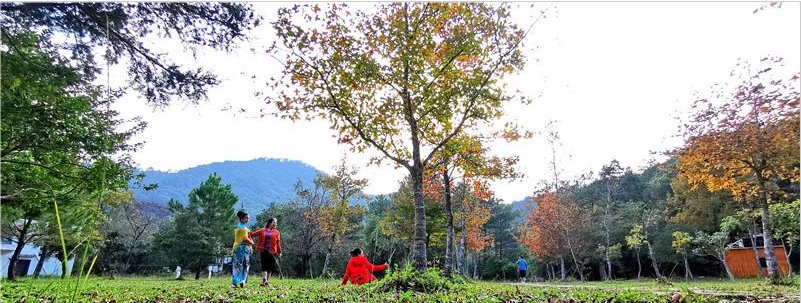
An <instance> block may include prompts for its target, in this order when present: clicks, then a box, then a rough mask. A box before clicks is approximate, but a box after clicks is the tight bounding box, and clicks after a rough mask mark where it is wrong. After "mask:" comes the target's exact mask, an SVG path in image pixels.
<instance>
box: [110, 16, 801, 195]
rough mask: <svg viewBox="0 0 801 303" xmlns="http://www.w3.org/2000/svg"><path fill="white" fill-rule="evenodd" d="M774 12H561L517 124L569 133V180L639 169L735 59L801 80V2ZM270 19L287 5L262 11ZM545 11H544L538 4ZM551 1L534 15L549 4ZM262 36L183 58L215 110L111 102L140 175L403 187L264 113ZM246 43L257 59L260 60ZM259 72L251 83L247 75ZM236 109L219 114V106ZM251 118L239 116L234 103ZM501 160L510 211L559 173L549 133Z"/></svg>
mask: <svg viewBox="0 0 801 303" xmlns="http://www.w3.org/2000/svg"><path fill="white" fill-rule="evenodd" d="M764 4H765V3H742V2H740V3H686V2H682V3H619V2H616V3H558V4H555V7H554V9H552V10H550V11H549V14H548V16H547V17H546V18H545V19H543V20H542V21H540V22H539V23H538V24H537V25H536V27H535V29H534V30H533V32H532V33H531V34H530V35H529V37H528V38H527V41H526V45H525V54H526V56H527V58H528V59H529V63H528V64H527V66H526V68H525V70H524V71H523V72H522V73H520V74H519V75H513V76H510V77H508V78H507V83H508V84H509V85H510V87H512V88H519V89H521V90H522V91H523V92H524V93H526V94H527V95H528V96H531V97H532V98H534V104H532V105H529V106H526V107H522V106H519V105H516V106H510V107H509V108H508V112H509V114H510V118H512V119H515V120H517V121H518V122H520V123H521V124H523V125H525V126H527V127H528V128H529V129H531V130H533V131H535V132H536V131H542V130H543V127H544V125H545V124H546V123H547V122H548V121H549V120H556V121H558V130H559V132H560V133H561V136H562V144H563V146H562V147H561V148H560V154H559V157H560V161H561V162H562V163H563V164H562V167H563V170H564V172H563V175H565V176H566V177H570V176H574V175H577V174H580V173H583V172H587V171H590V170H592V171H594V172H597V171H598V170H599V168H600V167H601V166H602V165H604V164H605V163H608V162H609V161H610V160H611V159H613V158H615V159H618V160H619V161H620V162H621V164H623V165H624V166H630V167H632V168H634V169H637V168H640V167H642V166H643V165H645V164H646V163H647V162H648V160H650V159H654V158H655V157H656V156H654V155H653V153H652V151H664V150H667V149H669V148H672V147H675V146H677V145H678V144H680V143H681V140H680V139H678V138H676V137H675V135H676V134H677V132H678V128H677V127H678V122H677V121H676V120H675V118H676V117H679V116H683V115H685V114H686V111H687V109H688V107H689V104H690V103H691V102H692V100H693V97H694V96H695V95H696V93H697V92H700V93H703V92H704V91H706V89H707V88H708V87H709V86H710V85H712V84H713V83H715V82H724V81H726V80H727V79H728V74H729V72H730V70H731V69H732V68H733V67H734V65H735V64H736V62H737V59H738V58H744V59H750V60H757V59H758V58H759V57H761V56H764V55H768V54H772V55H779V56H783V57H784V58H785V59H786V60H787V63H788V65H789V66H790V67H791V69H792V70H794V71H799V70H801V64H800V63H799V54H801V49H800V47H799V46H800V45H801V32H800V31H801V7H800V5H801V4H799V3H784V4H783V5H782V7H781V8H778V9H767V10H763V11H761V12H759V13H757V14H753V13H752V12H753V10H754V9H756V8H757V7H759V6H762V5H764ZM254 5H255V6H256V7H257V10H258V11H259V12H261V13H262V14H264V17H265V21H268V22H269V21H272V19H273V18H274V16H275V10H276V8H277V7H278V6H280V3H255V4H254ZM537 5H540V4H537ZM521 6H522V8H521V9H517V10H515V11H514V12H515V15H514V17H515V18H516V19H517V20H519V22H518V24H520V25H521V26H527V25H528V24H529V23H530V22H531V21H532V18H531V16H532V15H533V14H534V13H533V12H532V11H530V10H529V8H528V4H521ZM542 8H544V6H539V7H535V8H534V9H542ZM253 35H254V36H256V39H254V40H253V41H251V42H249V43H244V44H243V45H241V48H240V50H238V51H237V52H235V53H234V54H222V53H204V54H201V55H200V56H199V57H198V59H193V58H191V57H189V56H185V57H184V58H178V59H176V60H177V61H179V62H185V63H190V62H191V63H192V64H200V65H202V66H203V67H205V68H208V69H211V70H213V71H215V72H216V73H218V74H219V75H221V78H222V80H223V83H222V84H221V85H219V86H218V87H216V88H214V89H212V90H211V91H210V93H209V101H207V102H202V103H201V104H199V105H197V106H195V105H191V104H188V103H186V102H182V101H181V100H177V101H175V102H173V105H171V106H170V107H168V108H166V109H163V110H153V109H152V108H149V107H147V106H146V105H144V102H143V101H142V100H141V99H140V97H139V96H137V95H136V94H128V95H127V96H126V97H124V98H123V99H122V100H120V101H119V102H118V103H117V104H116V105H115V107H116V108H117V109H118V110H119V111H120V112H121V113H122V114H123V115H124V116H126V117H131V116H142V117H143V118H144V120H145V121H147V122H148V124H149V125H148V128H147V129H146V130H145V131H144V132H143V133H142V134H141V135H139V136H138V137H137V138H136V139H137V140H138V141H144V142H145V144H144V146H143V147H142V148H141V149H140V150H139V151H138V152H137V153H135V154H134V160H135V161H136V162H137V163H138V164H139V165H140V166H141V167H142V168H153V169H157V170H181V169H185V168H189V167H193V166H197V165H202V164H207V163H212V162H222V161H226V160H250V159H254V158H260V157H267V158H285V159H292V160H300V161H303V162H305V163H308V164H310V165H312V166H314V167H316V168H318V169H320V170H323V171H326V172H331V171H332V168H333V166H334V165H336V163H337V162H338V161H339V159H340V158H341V157H342V155H343V154H348V159H349V161H350V162H351V163H352V164H355V165H358V166H361V167H363V168H362V169H361V172H360V174H361V175H362V177H365V178H367V179H368V180H369V181H370V185H369V187H368V188H367V193H369V194H381V193H388V192H392V191H394V190H396V189H397V185H398V181H399V180H400V179H402V178H403V177H404V176H405V174H406V172H405V171H403V170H394V169H393V168H392V167H391V166H390V165H389V164H387V165H385V166H383V167H366V166H365V164H366V163H367V159H368V158H369V155H358V154H352V153H350V152H348V149H347V147H346V146H339V145H337V144H336V138H335V137H334V134H333V132H332V131H330V130H329V129H328V127H327V124H326V123H325V122H322V121H320V122H296V123H293V122H290V121H285V120H281V119H279V118H273V117H271V116H267V117H265V118H259V117H258V112H257V110H256V109H257V108H259V107H261V106H262V104H261V103H260V101H259V100H260V98H256V97H254V96H253V92H254V91H256V90H259V89H263V87H264V86H263V83H265V80H266V79H268V78H270V77H271V76H273V75H277V74H278V72H279V70H278V68H277V67H276V65H275V64H274V63H273V62H271V60H273V59H270V58H269V57H267V56H265V55H263V54H262V53H261V52H259V50H260V49H263V47H264V45H266V44H267V43H269V42H270V41H272V39H273V31H272V28H271V27H269V26H264V25H263V26H261V27H259V28H257V29H256V31H255V32H254V33H253ZM154 43H157V44H158V46H157V47H158V48H159V49H162V50H163V51H164V52H167V53H169V54H170V55H171V57H173V58H175V57H176V54H178V55H179V54H181V48H180V46H178V45H177V44H175V42H169V41H158V42H154ZM251 48H253V49H255V50H256V52H255V53H254V52H252V51H251ZM111 73H112V75H111V78H112V84H121V83H122V81H124V78H122V77H124V75H125V72H124V71H123V70H121V69H120V68H119V67H118V68H113V69H112V71H111ZM254 74H255V75H258V77H257V78H255V79H251V75H254ZM229 107H230V108H231V109H230V110H227V111H225V110H222V109H224V108H229ZM242 107H244V108H246V109H249V112H248V113H245V114H243V113H238V109H239V108H242ZM494 151H495V152H497V153H499V154H505V155H512V154H516V155H519V156H520V166H519V168H520V170H521V171H522V172H523V173H525V175H526V177H525V178H524V179H522V180H517V181H513V182H509V181H504V182H495V183H494V184H493V186H492V189H493V190H494V191H495V192H496V194H497V195H498V197H500V198H501V199H503V200H505V201H507V202H511V201H515V200H521V199H523V198H524V197H525V196H527V195H530V194H531V193H532V191H533V190H534V188H535V187H536V185H537V184H538V183H539V181H540V180H542V179H544V178H548V176H550V175H551V172H550V170H549V169H548V166H547V163H548V161H549V159H548V155H549V147H548V145H547V143H546V141H545V138H544V137H535V138H534V139H532V140H528V141H525V142H518V143H514V144H498V145H496V146H494Z"/></svg>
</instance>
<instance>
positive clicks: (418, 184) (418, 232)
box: [412, 148, 428, 271]
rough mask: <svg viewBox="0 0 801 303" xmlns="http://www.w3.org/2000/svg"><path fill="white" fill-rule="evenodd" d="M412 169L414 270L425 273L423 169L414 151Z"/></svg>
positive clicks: (426, 260)
mask: <svg viewBox="0 0 801 303" xmlns="http://www.w3.org/2000/svg"><path fill="white" fill-rule="evenodd" d="M414 152H415V155H414V158H415V160H414V167H413V168H412V180H413V183H414V184H413V187H414V238H413V239H414V240H413V242H414V250H413V251H412V255H413V257H414V268H415V270H417V271H425V270H426V268H427V266H428V264H427V263H428V259H427V256H426V204H425V200H423V167H422V163H421V162H420V151H419V150H418V149H417V148H415V149H414Z"/></svg>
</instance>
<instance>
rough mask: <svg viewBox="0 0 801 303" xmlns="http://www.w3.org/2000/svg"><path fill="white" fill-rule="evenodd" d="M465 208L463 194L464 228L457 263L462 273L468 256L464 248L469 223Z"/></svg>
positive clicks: (462, 221)
mask: <svg viewBox="0 0 801 303" xmlns="http://www.w3.org/2000/svg"><path fill="white" fill-rule="evenodd" d="M464 208H465V207H464V194H462V218H461V220H460V221H461V224H460V225H461V226H460V228H461V230H462V231H461V232H462V236H461V239H460V240H459V253H458V255H457V257H458V258H457V263H456V265H457V269H458V271H459V272H460V273H461V274H462V275H464V274H465V270H464V262H465V258H467V252H466V251H465V249H464V245H465V233H464V232H465V226H466V225H467V223H466V222H467V221H466V218H465V217H466V216H465V211H464Z"/></svg>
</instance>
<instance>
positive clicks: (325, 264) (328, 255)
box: [322, 234, 336, 276]
mask: <svg viewBox="0 0 801 303" xmlns="http://www.w3.org/2000/svg"><path fill="white" fill-rule="evenodd" d="M335 241H336V234H331V243H330V244H328V251H327V252H326V253H325V262H323V274H322V275H323V276H325V273H326V272H327V271H328V261H329V260H330V259H331V252H332V251H333V250H334V243H335Z"/></svg>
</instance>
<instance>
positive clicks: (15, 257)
mask: <svg viewBox="0 0 801 303" xmlns="http://www.w3.org/2000/svg"><path fill="white" fill-rule="evenodd" d="M32 221H33V220H31V219H25V223H24V224H23V225H22V229H21V230H20V231H19V234H17V235H15V236H16V237H17V239H16V240H17V246H16V247H15V248H14V252H13V253H12V254H11V258H9V260H8V279H9V280H14V279H15V278H16V277H15V276H14V269H15V268H16V267H17V261H19V255H20V254H21V253H22V248H24V247H25V244H26V242H27V239H26V237H28V231H29V228H30V226H31V222H32Z"/></svg>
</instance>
